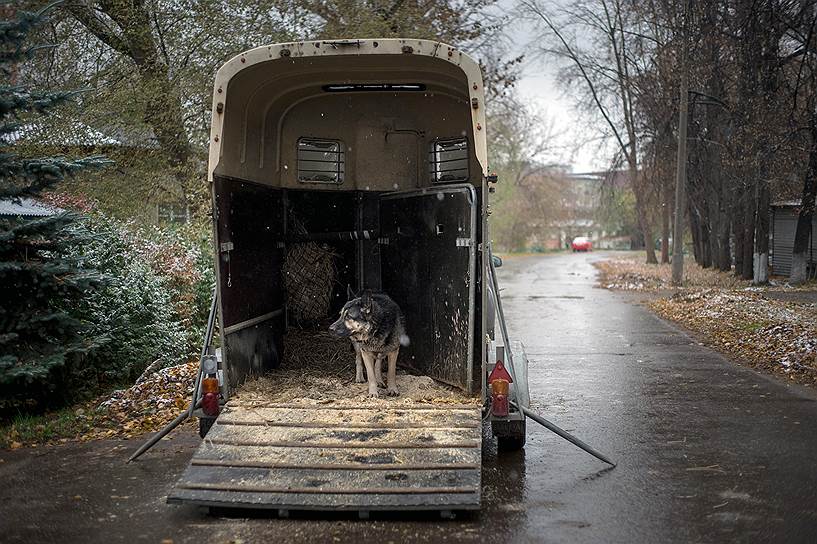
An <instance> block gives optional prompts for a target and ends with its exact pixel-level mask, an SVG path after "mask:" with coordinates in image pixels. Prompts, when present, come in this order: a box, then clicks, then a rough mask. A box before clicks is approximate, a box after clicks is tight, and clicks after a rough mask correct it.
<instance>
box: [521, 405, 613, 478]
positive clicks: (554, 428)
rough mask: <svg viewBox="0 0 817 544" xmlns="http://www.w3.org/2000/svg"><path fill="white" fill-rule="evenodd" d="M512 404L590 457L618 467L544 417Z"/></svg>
mask: <svg viewBox="0 0 817 544" xmlns="http://www.w3.org/2000/svg"><path fill="white" fill-rule="evenodd" d="M511 404H513V405H514V406H516V408H517V409H518V410H519V411H520V412H522V413H523V414H525V415H526V416H527V417H529V418H531V419H532V420H533V421H535V422H536V423H538V424H539V425H541V426H543V427H545V428H546V429H548V430H549V431H553V432H554V433H556V434H558V435H559V436H561V437H562V438H564V439H565V440H567V441H568V442H570V443H571V444H573V445H575V446H578V447H580V448H581V449H583V450H584V451H586V452H587V453H589V454H590V455H592V456H593V457H595V458H596V459H599V460H601V461H604V462H605V463H607V464H608V465H611V466H613V467H615V466H616V464H615V463H614V462H613V461H611V460H610V458H609V457H607V456H606V455H604V454H603V453H600V452H598V451H596V450H595V449H593V447H592V446H590V445H588V444H586V443H584V442H582V441H581V440H579V439H578V438H576V437H575V436H573V435H572V434H570V433H569V432H567V431H565V430H564V429H562V428H560V427H558V426H556V425H554V424H553V423H551V422H550V421H548V420H547V419H545V418H543V417H542V416H540V415H538V414H534V413H533V412H531V411H530V410H528V409H527V408H525V407H524V406H519V405H518V404H516V403H515V402H514V403H511Z"/></svg>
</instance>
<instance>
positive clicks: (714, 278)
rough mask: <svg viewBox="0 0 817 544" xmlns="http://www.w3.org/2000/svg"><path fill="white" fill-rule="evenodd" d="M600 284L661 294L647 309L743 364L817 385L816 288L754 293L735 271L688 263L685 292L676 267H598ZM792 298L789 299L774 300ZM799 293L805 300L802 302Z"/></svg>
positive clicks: (623, 263) (628, 262)
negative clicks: (677, 284) (674, 282)
mask: <svg viewBox="0 0 817 544" xmlns="http://www.w3.org/2000/svg"><path fill="white" fill-rule="evenodd" d="M596 267H597V268H598V270H599V283H600V285H601V286H602V287H604V288H606V289H612V290H626V291H639V292H650V291H651V292H658V293H661V292H663V291H665V290H669V289H672V292H671V294H669V296H660V297H658V298H656V299H655V300H651V301H650V302H648V303H647V306H648V307H649V308H650V309H651V310H652V311H654V312H655V313H657V314H658V315H660V316H661V317H663V318H664V319H667V320H670V321H674V322H676V323H679V324H681V325H683V326H684V327H686V328H687V329H689V330H691V331H693V332H695V333H698V334H700V335H701V336H702V337H703V338H704V341H705V343H706V344H708V345H711V346H712V347H714V348H716V349H718V350H719V351H721V352H723V353H724V354H726V355H728V356H730V357H732V358H734V359H737V360H738V361H739V362H743V363H746V364H748V365H749V366H751V367H753V368H755V369H758V370H761V371H763V372H767V373H771V374H775V375H778V376H780V377H782V378H784V379H786V380H788V381H793V382H796V383H800V384H802V385H817V303H814V302H812V301H813V300H814V298H813V296H812V295H813V292H814V289H815V287H814V285H813V284H806V285H804V286H798V287H792V286H789V285H787V284H785V282H781V281H777V282H772V283H771V284H770V285H769V286H752V285H750V283H749V282H748V281H746V280H742V279H740V278H736V277H735V276H734V275H733V274H731V273H728V272H720V271H716V270H712V269H705V268H701V267H700V266H698V265H697V264H695V263H685V266H684V287H683V288H678V289H674V288H672V287H671V278H672V270H671V266H670V265H654V264H652V265H648V264H645V263H642V262H638V261H636V260H635V259H633V258H618V259H612V260H608V261H601V262H599V263H596ZM780 291H785V292H786V293H787V295H790V296H787V300H778V299H776V298H772V297H771V296H770V294H775V293H779V292H780ZM798 294H799V296H798Z"/></svg>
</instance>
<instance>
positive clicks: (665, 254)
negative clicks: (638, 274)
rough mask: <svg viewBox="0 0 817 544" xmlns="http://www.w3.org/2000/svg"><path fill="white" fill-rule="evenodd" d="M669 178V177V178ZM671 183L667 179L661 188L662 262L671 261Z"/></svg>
mask: <svg viewBox="0 0 817 544" xmlns="http://www.w3.org/2000/svg"><path fill="white" fill-rule="evenodd" d="M668 179H669V178H668V177H667V180H668ZM670 190H671V189H670V185H669V183H668V182H667V181H665V182H664V183H663V186H662V188H661V264H666V263H668V262H669V237H670V229H669V221H670V206H671V205H672V202H670V198H669V196H670Z"/></svg>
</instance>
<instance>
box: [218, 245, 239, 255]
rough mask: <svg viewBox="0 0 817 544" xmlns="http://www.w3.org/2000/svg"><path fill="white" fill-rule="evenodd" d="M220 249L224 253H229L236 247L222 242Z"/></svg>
mask: <svg viewBox="0 0 817 544" xmlns="http://www.w3.org/2000/svg"><path fill="white" fill-rule="evenodd" d="M218 247H219V249H220V250H221V252H222V253H227V252H228V251H232V250H233V248H234V247H235V246H234V245H233V243H232V242H221V244H219V246H218Z"/></svg>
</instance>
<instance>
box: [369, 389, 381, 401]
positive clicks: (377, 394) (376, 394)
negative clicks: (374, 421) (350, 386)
mask: <svg viewBox="0 0 817 544" xmlns="http://www.w3.org/2000/svg"><path fill="white" fill-rule="evenodd" d="M369 397H371V398H373V399H376V398H378V397H380V390H379V389H374V390H372V389H369Z"/></svg>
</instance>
